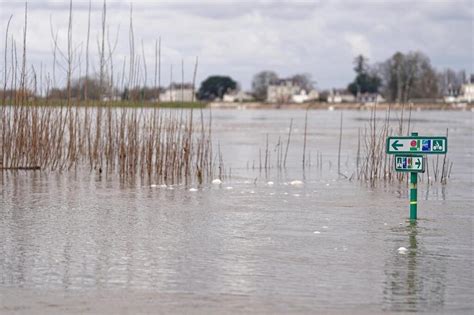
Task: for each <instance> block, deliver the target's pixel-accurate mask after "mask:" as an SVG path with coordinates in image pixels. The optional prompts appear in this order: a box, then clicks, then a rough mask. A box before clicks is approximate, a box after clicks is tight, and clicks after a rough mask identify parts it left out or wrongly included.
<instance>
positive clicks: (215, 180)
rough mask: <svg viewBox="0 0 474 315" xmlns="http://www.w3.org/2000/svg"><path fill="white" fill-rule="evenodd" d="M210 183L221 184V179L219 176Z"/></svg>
mask: <svg viewBox="0 0 474 315" xmlns="http://www.w3.org/2000/svg"><path fill="white" fill-rule="evenodd" d="M212 184H213V185H220V184H222V181H221V180H220V179H219V178H216V179H214V180H213V181H212Z"/></svg>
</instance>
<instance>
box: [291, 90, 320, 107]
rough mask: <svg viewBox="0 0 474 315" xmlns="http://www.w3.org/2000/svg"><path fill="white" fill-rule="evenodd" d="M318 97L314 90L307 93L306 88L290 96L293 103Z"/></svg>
mask: <svg viewBox="0 0 474 315" xmlns="http://www.w3.org/2000/svg"><path fill="white" fill-rule="evenodd" d="M318 99H319V93H318V91H316V90H311V91H309V93H307V92H306V90H304V89H301V90H300V91H299V93H298V94H293V95H292V96H291V101H292V102H293V103H298V104H299V103H304V102H310V101H316V100H318Z"/></svg>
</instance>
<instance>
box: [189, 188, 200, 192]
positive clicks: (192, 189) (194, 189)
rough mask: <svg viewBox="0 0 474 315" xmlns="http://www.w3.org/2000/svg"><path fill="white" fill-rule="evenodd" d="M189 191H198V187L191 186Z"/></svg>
mask: <svg viewBox="0 0 474 315" xmlns="http://www.w3.org/2000/svg"><path fill="white" fill-rule="evenodd" d="M189 191H191V192H195V191H198V189H197V188H189Z"/></svg>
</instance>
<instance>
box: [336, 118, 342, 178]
mask: <svg viewBox="0 0 474 315" xmlns="http://www.w3.org/2000/svg"><path fill="white" fill-rule="evenodd" d="M341 145H342V111H341V122H340V125H339V146H338V149H337V174H338V175H341Z"/></svg>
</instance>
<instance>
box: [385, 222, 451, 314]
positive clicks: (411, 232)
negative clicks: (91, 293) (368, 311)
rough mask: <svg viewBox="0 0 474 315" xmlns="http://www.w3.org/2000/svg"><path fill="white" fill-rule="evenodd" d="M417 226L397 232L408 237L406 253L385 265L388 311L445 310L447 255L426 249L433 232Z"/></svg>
mask: <svg viewBox="0 0 474 315" xmlns="http://www.w3.org/2000/svg"><path fill="white" fill-rule="evenodd" d="M421 222H422V221H421ZM418 224H419V223H418ZM418 224H417V223H414V222H411V223H409V225H408V226H407V227H406V228H404V229H396V230H395V231H394V233H397V234H401V235H406V236H407V244H409V246H408V247H407V249H408V251H407V252H406V253H405V252H403V251H402V252H400V251H399V252H394V254H393V257H392V258H391V259H390V260H389V261H388V262H387V264H386V280H385V283H384V305H385V308H386V310H390V311H405V312H416V311H429V310H439V309H443V304H444V299H445V288H446V261H445V259H446V256H447V254H446V253H434V252H430V250H429V249H427V248H426V247H425V246H423V241H422V240H423V239H425V238H427V237H429V234H430V233H433V231H429V230H426V229H425V230H423V229H422V228H419V227H418ZM419 230H420V231H421V233H420V231H419ZM434 233H435V232H434ZM419 234H420V235H419ZM424 234H428V235H424Z"/></svg>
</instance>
